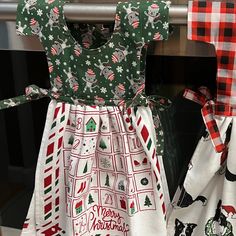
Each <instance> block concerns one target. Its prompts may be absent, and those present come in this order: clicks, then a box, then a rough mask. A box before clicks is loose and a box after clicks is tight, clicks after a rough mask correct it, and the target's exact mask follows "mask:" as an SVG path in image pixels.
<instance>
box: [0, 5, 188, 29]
mask: <svg viewBox="0 0 236 236" xmlns="http://www.w3.org/2000/svg"><path fill="white" fill-rule="evenodd" d="M16 9H17V3H9V2H0V21H15V19H16ZM115 9H116V4H109V3H96V4H95V3H69V4H66V5H65V6H64V11H65V16H66V18H67V19H68V20H69V21H81V22H111V21H113V20H114V15H115ZM169 13H170V14H169V15H170V23H171V24H177V25H181V24H186V23H187V6H185V5H172V6H171V7H170V12H169Z"/></svg>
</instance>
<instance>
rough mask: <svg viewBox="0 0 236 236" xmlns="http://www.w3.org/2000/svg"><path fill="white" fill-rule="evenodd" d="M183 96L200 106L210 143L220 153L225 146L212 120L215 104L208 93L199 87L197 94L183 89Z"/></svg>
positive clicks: (204, 88) (205, 89) (213, 119)
mask: <svg viewBox="0 0 236 236" xmlns="http://www.w3.org/2000/svg"><path fill="white" fill-rule="evenodd" d="M183 96H184V97H185V98H187V99H189V100H191V101H194V102H197V103H198V104H200V105H202V109H201V113H202V117H203V120H204V123H205V125H206V127H207V129H208V132H209V135H210V137H211V140H212V143H213V145H214V147H215V150H216V151H217V152H222V151H223V150H224V148H225V145H224V143H223V141H222V138H221V136H220V131H219V128H218V126H217V123H216V120H215V118H214V114H215V102H214V100H213V98H212V96H211V93H210V91H209V90H208V89H207V88H206V87H200V88H199V93H197V92H194V91H192V90H190V89H185V92H184V95H183Z"/></svg>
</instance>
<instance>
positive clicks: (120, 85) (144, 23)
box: [0, 0, 169, 109]
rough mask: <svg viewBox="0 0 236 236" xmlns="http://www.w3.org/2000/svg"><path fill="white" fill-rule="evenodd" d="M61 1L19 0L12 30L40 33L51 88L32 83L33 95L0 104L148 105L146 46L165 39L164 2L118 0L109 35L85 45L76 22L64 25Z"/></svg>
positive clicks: (165, 15)
mask: <svg viewBox="0 0 236 236" xmlns="http://www.w3.org/2000/svg"><path fill="white" fill-rule="evenodd" d="M64 4H65V2H64V1H60V0H49V1H46V2H45V1H44V0H38V1H36V0H25V1H23V0H20V2H19V4H18V9H17V12H18V14H17V21H16V22H17V32H18V33H19V34H21V35H37V36H38V37H39V39H40V41H41V43H42V45H43V47H44V49H45V52H46V55H47V59H48V67H49V72H50V83H51V89H50V90H49V91H47V92H45V93H43V94H42V93H41V92H40V91H41V90H42V89H40V88H37V90H38V92H39V93H37V94H38V95H34V96H30V95H29V94H26V95H22V96H19V97H17V98H13V99H6V100H3V101H1V102H0V109H3V108H7V107H12V106H15V105H19V104H22V103H25V102H27V101H30V100H32V99H38V98H41V97H44V96H49V97H51V98H52V99H57V100H58V101H65V102H68V103H71V104H86V105H101V106H103V105H121V104H126V103H127V105H128V106H130V105H148V103H149V98H148V97H147V96H146V95H145V92H144V91H145V89H144V82H145V81H144V75H143V74H144V70H145V56H146V48H147V44H148V43H149V42H150V41H151V40H153V39H155V40H163V39H167V38H168V11H169V5H168V4H167V3H166V2H164V1H150V2H146V1H143V2H122V3H121V2H120V3H118V4H117V8H116V16H115V25H114V32H113V33H112V34H111V37H110V34H108V35H106V37H104V40H100V41H99V42H100V44H94V45H93V47H91V48H90V47H87V46H88V45H89V44H88V43H86V41H83V37H82V35H83V34H81V33H78V31H76V27H75V25H73V24H68V25H67V22H66V19H65V17H64V12H63V6H64ZM69 25H72V26H73V27H72V30H71V31H70V29H69V28H68V26H69ZM91 27H92V26H91ZM90 29H91V28H90ZM73 32H76V33H75V34H74V35H73ZM87 32H88V31H87ZM95 32H96V31H95ZM80 35H81V37H80ZM101 35H102V34H100V36H101ZM94 37H98V35H95V36H94ZM109 37H110V38H109ZM100 38H101V37H100ZM77 39H78V42H77ZM94 41H96V40H94ZM79 42H80V43H79ZM101 43H103V45H101ZM33 87H34V86H33ZM29 88H32V86H29ZM14 99H15V100H14Z"/></svg>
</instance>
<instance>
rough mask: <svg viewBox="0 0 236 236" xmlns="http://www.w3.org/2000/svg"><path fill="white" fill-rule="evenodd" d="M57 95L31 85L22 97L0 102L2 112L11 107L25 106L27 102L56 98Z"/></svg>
mask: <svg viewBox="0 0 236 236" xmlns="http://www.w3.org/2000/svg"><path fill="white" fill-rule="evenodd" d="M56 95H57V94H56V93H55V94H54V93H52V92H51V91H49V90H47V89H42V88H40V87H38V86H37V85H34V84H33V85H29V86H28V87H26V88H25V94H24V95H20V96H17V97H14V98H9V99H4V100H2V101H0V110H3V109H5V108H9V107H15V106H18V105H20V104H24V103H27V102H30V101H32V100H38V99H40V98H43V97H51V98H56Z"/></svg>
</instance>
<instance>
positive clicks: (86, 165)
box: [83, 162, 88, 173]
mask: <svg viewBox="0 0 236 236" xmlns="http://www.w3.org/2000/svg"><path fill="white" fill-rule="evenodd" d="M87 171H88V162H86V164H85V167H84V170H83V173H86V172H87Z"/></svg>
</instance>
